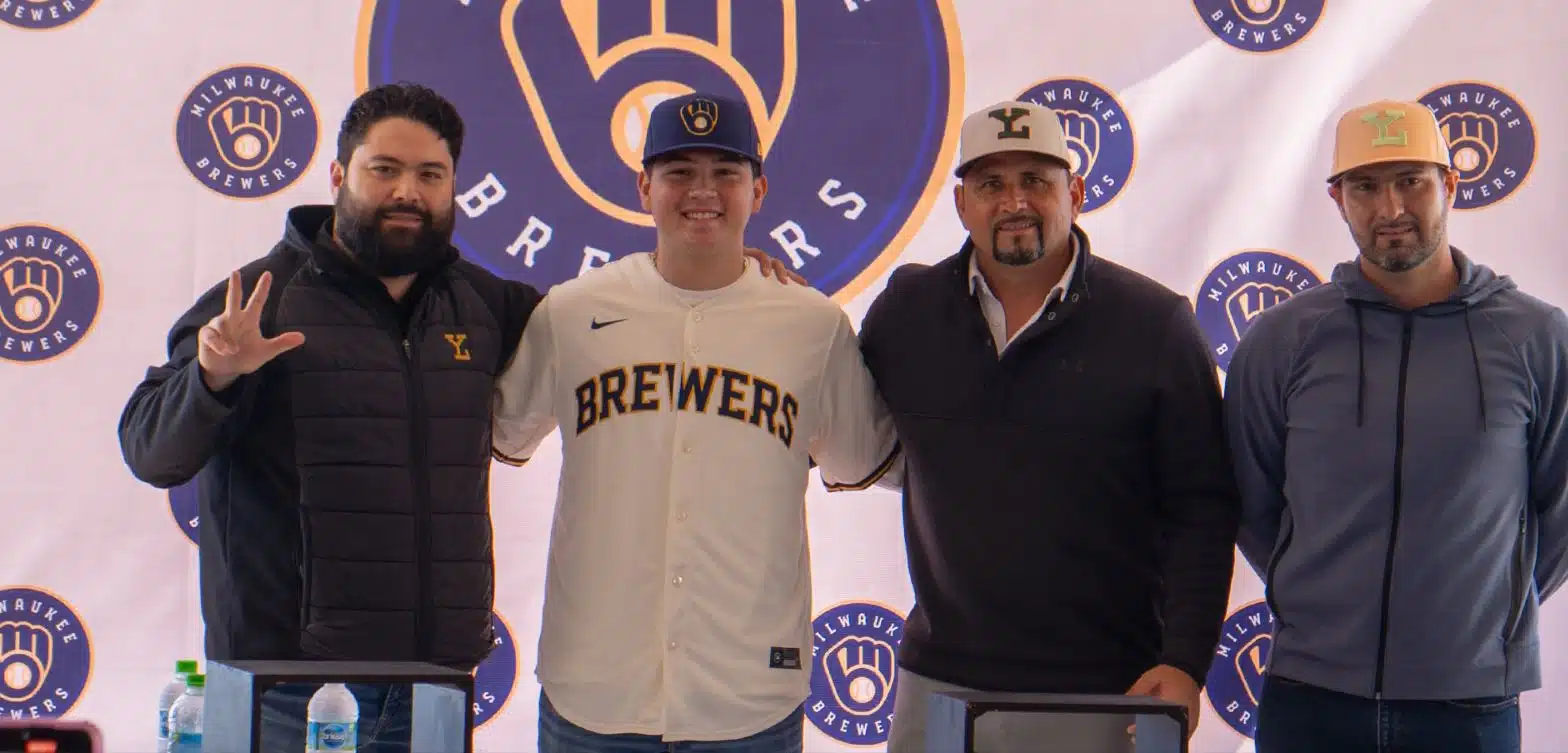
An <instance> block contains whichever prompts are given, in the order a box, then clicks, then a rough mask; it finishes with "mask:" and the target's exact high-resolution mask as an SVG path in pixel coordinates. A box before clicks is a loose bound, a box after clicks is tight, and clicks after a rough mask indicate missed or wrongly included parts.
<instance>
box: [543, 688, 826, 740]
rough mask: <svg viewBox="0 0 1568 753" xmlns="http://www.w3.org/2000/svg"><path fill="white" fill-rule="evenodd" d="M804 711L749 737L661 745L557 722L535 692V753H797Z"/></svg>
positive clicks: (639, 737)
mask: <svg viewBox="0 0 1568 753" xmlns="http://www.w3.org/2000/svg"><path fill="white" fill-rule="evenodd" d="M805 723H806V709H805V707H801V708H798V709H795V713H793V714H790V715H789V716H788V717H786V718H785V719H784V721H782V722H779V723H778V724H775V725H773V726H772V727H769V728H767V729H765V730H763V731H761V732H758V733H757V734H755V735H752V736H751V737H746V738H742V739H740V740H725V741H716V742H706V741H695V740H689V741H683V742H665V741H663V740H661V739H660V738H659V737H658V736H656V735H601V734H599V733H597V732H589V731H588V730H585V729H583V728H582V727H579V726H577V725H575V724H572V723H571V722H568V721H566V720H565V719H563V718H561V715H560V714H558V713H556V711H555V707H554V706H552V705H550V699H548V698H545V696H544V691H540V692H539V753H800V748H801V744H802V742H803V740H804V736H805V732H806V729H805Z"/></svg>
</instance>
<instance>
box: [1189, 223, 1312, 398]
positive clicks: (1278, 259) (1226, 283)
mask: <svg viewBox="0 0 1568 753" xmlns="http://www.w3.org/2000/svg"><path fill="white" fill-rule="evenodd" d="M1322 281H1323V279H1322V277H1320V276H1319V275H1318V273H1317V272H1316V271H1314V270H1313V269H1312V268H1311V267H1308V266H1307V265H1306V264H1304V263H1302V262H1300V261H1298V260H1296V259H1293V258H1291V257H1290V256H1289V255H1287V254H1283V253H1281V252H1279V251H1274V250H1272V249H1247V250H1245V251H1241V252H1238V253H1234V254H1231V255H1230V256H1227V257H1226V258H1224V259H1222V260H1220V263H1218V264H1216V265H1214V267H1213V268H1212V269H1210V270H1209V271H1208V274H1205V275H1204V276H1203V285H1202V287H1201V288H1199V290H1198V295H1197V297H1196V300H1195V301H1194V304H1193V313H1194V315H1195V316H1196V317H1197V319H1198V326H1199V327H1200V328H1201V329H1202V330H1203V334H1204V336H1205V337H1207V339H1208V341H1209V347H1211V348H1213V349H1214V350H1213V352H1214V360H1215V361H1216V362H1217V363H1218V365H1219V367H1220V369H1221V370H1224V369H1227V368H1229V367H1230V358H1231V355H1232V353H1233V351H1235V349H1236V344H1237V343H1239V342H1241V336H1242V335H1244V334H1246V333H1247V330H1248V329H1249V328H1250V327H1251V326H1252V322H1253V320H1254V319H1256V318H1257V317H1258V315H1259V314H1262V313H1263V312H1264V311H1265V310H1267V309H1269V308H1271V307H1273V306H1276V305H1278V304H1280V303H1282V302H1284V301H1285V299H1287V298H1290V297H1291V296H1293V295H1295V294H1297V293H1300V292H1301V291H1303V290H1307V289H1308V288H1311V287H1314V286H1316V285H1318V284H1320V283H1321V282H1322Z"/></svg>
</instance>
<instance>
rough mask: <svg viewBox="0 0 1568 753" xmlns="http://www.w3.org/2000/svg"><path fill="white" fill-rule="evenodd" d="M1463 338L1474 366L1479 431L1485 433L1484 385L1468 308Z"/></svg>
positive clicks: (1466, 309) (1479, 353)
mask: <svg viewBox="0 0 1568 753" xmlns="http://www.w3.org/2000/svg"><path fill="white" fill-rule="evenodd" d="M1465 336H1466V337H1468V338H1470V363H1471V364H1472V365H1473V366H1475V392H1476V399H1477V400H1478V401H1479V402H1480V404H1481V431H1486V383H1485V382H1484V381H1482V380H1481V352H1480V351H1478V350H1476V347H1475V331H1474V330H1472V329H1471V328H1470V307H1469V306H1466V307H1465Z"/></svg>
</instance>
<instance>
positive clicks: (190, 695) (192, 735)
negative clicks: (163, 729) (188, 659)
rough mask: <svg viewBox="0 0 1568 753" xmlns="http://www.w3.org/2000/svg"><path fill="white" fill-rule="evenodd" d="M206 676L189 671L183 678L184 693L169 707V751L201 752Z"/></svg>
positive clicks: (183, 752)
mask: <svg viewBox="0 0 1568 753" xmlns="http://www.w3.org/2000/svg"><path fill="white" fill-rule="evenodd" d="M206 692H207V676H206V675H202V674H197V673H194V672H193V673H191V674H190V675H187V676H186V678H185V695H182V696H180V698H179V700H177V701H175V702H174V706H172V707H171V708H170V709H169V753H201V709H202V703H203V702H204V700H205V698H204V696H205V695H206Z"/></svg>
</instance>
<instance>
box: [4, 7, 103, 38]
mask: <svg viewBox="0 0 1568 753" xmlns="http://www.w3.org/2000/svg"><path fill="white" fill-rule="evenodd" d="M98 2H99V0H0V22H5V23H7V24H10V25H11V26H14V27H16V28H18V29H25V30H27V31H53V30H55V29H58V28H60V27H62V26H66V25H68V24H72V23H75V22H76V21H79V20H81V18H82V16H85V15H87V12H88V11H90V10H92V9H93V8H94V7H96V6H97V5H98Z"/></svg>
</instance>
